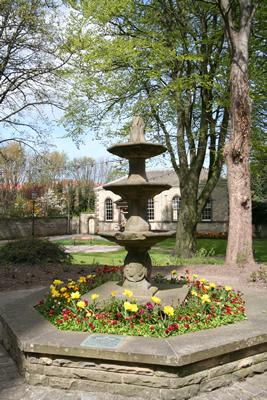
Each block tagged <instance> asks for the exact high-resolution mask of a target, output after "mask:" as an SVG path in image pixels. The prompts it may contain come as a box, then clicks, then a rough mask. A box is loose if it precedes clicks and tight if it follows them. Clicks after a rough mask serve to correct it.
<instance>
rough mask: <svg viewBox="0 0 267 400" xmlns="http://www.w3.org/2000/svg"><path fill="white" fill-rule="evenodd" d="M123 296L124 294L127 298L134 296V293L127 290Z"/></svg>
mask: <svg viewBox="0 0 267 400" xmlns="http://www.w3.org/2000/svg"><path fill="white" fill-rule="evenodd" d="M122 294H124V296H127V297H132V296H133V292H132V291H131V290H129V289H125V290H124V291H123V293H122Z"/></svg>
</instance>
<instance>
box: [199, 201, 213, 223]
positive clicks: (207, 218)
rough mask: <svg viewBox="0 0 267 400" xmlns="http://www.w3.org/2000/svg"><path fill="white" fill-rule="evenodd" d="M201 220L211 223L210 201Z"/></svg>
mask: <svg viewBox="0 0 267 400" xmlns="http://www.w3.org/2000/svg"><path fill="white" fill-rule="evenodd" d="M201 219H202V220H204V221H211V219H212V204H211V200H210V199H208V201H207V203H206V205H205V207H204V209H203V211H202V215H201Z"/></svg>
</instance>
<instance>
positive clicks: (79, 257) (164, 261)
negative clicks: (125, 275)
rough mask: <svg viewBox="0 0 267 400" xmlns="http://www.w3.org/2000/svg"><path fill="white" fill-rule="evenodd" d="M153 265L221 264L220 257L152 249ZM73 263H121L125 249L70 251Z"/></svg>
mask: <svg viewBox="0 0 267 400" xmlns="http://www.w3.org/2000/svg"><path fill="white" fill-rule="evenodd" d="M149 253H150V256H151V259H152V264H153V265H154V266H161V265H162V266H163V265H189V264H223V259H222V258H220V259H219V258H215V257H203V256H196V257H193V258H190V259H185V258H184V259H183V258H177V257H173V256H172V255H171V254H169V253H168V252H166V251H165V252H161V251H160V250H158V249H154V250H153V249H152V250H151V251H150V252H149ZM72 256H73V263H74V264H99V265H121V264H123V261H124V258H125V256H126V251H125V250H119V251H110V252H102V253H101V252H100V253H72Z"/></svg>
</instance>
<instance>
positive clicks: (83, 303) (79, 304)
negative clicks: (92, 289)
mask: <svg viewBox="0 0 267 400" xmlns="http://www.w3.org/2000/svg"><path fill="white" fill-rule="evenodd" d="M76 306H77V307H79V308H84V307H85V306H86V303H85V301H83V300H80V301H77V303H76Z"/></svg>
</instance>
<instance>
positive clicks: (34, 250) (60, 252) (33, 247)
mask: <svg viewBox="0 0 267 400" xmlns="http://www.w3.org/2000/svg"><path fill="white" fill-rule="evenodd" d="M71 260H72V256H71V255H70V254H68V253H66V252H65V251H64V248H63V247H62V246H61V245H60V244H58V243H54V242H50V241H48V240H41V239H23V240H16V241H14V242H9V243H7V244H5V245H3V246H2V247H0V263H1V264H6V263H12V264H32V265H35V264H40V263H41V264H47V263H53V264H57V263H60V264H64V263H70V262H71Z"/></svg>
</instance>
